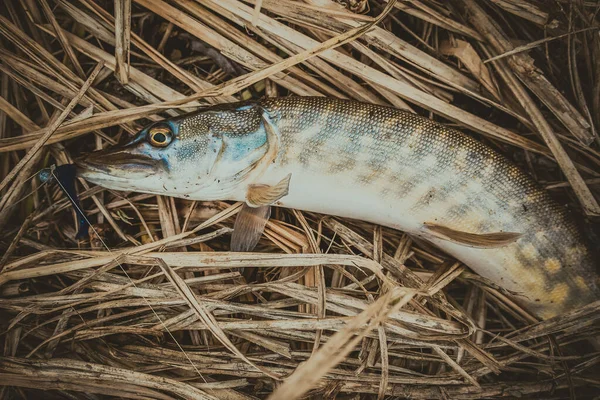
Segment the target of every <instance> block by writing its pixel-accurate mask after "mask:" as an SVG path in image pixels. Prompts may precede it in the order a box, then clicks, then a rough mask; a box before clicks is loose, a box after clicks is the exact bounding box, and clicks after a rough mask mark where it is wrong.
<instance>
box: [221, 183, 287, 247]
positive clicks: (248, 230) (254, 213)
mask: <svg viewBox="0 0 600 400" xmlns="http://www.w3.org/2000/svg"><path fill="white" fill-rule="evenodd" d="M291 177H292V174H288V175H287V176H286V177H285V178H283V179H282V180H281V181H280V182H279V183H277V184H276V185H273V186H271V185H250V186H249V187H248V192H247V193H246V204H244V205H243V206H242V210H241V211H240V212H239V214H238V215H237V218H236V219H235V223H234V224H233V234H232V235H231V250H232V251H252V250H254V247H255V246H256V244H257V243H258V241H259V240H260V237H261V236H262V234H263V231H264V229H265V225H267V221H268V220H269V217H270V216H271V204H273V203H275V202H276V201H277V200H279V199H281V198H282V197H284V196H285V195H287V194H288V191H289V187H290V179H291Z"/></svg>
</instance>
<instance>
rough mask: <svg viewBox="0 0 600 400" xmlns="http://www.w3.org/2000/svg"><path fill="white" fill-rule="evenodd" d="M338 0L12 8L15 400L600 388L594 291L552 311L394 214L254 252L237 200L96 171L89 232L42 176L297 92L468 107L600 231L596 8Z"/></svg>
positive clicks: (294, 214) (470, 124)
mask: <svg viewBox="0 0 600 400" xmlns="http://www.w3.org/2000/svg"><path fill="white" fill-rule="evenodd" d="M339 3H342V2H341V1H340V2H339ZM339 3H336V2H334V1H332V0H244V1H239V0H133V1H131V0H114V1H113V0H4V1H3V2H2V3H1V4H0V179H1V181H2V182H1V184H0V196H1V197H0V227H1V231H0V250H1V253H0V254H1V257H0V271H1V272H0V343H2V347H1V348H0V352H1V353H2V357H1V358H0V385H5V386H0V397H2V396H4V398H8V399H13V398H14V399H20V398H32V399H35V398H44V399H75V398H76V399H105V398H133V399H141V398H144V399H146V398H151V399H172V398H185V399H192V398H194V399H196V398H198V399H201V398H202V399H204V398H207V399H215V398H223V399H250V398H266V397H268V396H272V397H273V398H279V399H288V398H294V397H298V396H312V398H334V397H336V396H337V398H348V399H359V398H380V399H383V398H411V399H431V398H442V399H479V398H544V399H550V398H552V399H554V398H569V397H570V398H575V397H576V398H578V399H585V398H594V397H595V396H598V394H599V391H600V389H599V388H600V379H599V377H598V369H599V363H600V354H598V353H597V352H594V351H590V349H586V343H585V339H587V338H589V337H592V336H596V335H598V333H599V331H600V330H599V324H598V319H599V317H600V313H599V312H598V311H599V308H600V307H599V305H598V303H594V304H591V305H590V306H588V307H585V308H583V309H581V310H578V311H577V312H574V313H572V314H570V315H565V316H561V317H560V318H556V319H553V320H549V321H544V322H539V321H537V320H536V319H535V318H533V317H532V316H531V315H529V314H528V313H527V312H526V311H525V310H522V309H520V308H519V307H518V306H517V305H516V304H514V303H513V302H512V301H511V300H510V294H509V293H505V292H504V291H502V290H501V289H500V288H497V287H494V286H493V285H491V284H489V282H486V281H485V280H484V279H482V278H481V277H479V276H477V275H475V274H473V273H472V272H470V271H469V270H468V268H466V267H465V266H464V265H461V264H460V263H457V262H455V261H454V260H452V259H451V258H449V257H448V256H446V255H444V254H441V253H440V252H439V251H437V250H435V249H433V248H431V247H430V246H427V245H426V244H424V243H415V242H413V240H411V238H410V237H408V236H407V235H405V234H402V233H401V232H397V231H393V230H391V229H387V228H384V229H382V228H380V227H377V226H373V225H370V224H366V223H361V222H357V221H352V220H344V219H339V218H335V219H334V218H330V217H327V216H323V215H316V214H311V213H306V212H298V211H294V210H284V209H278V210H276V212H275V213H274V215H273V218H272V219H271V221H270V222H269V223H268V226H267V229H266V232H265V235H264V237H263V239H262V240H261V242H260V243H259V246H258V248H257V253H256V254H241V253H240V254H234V253H229V252H228V247H229V237H230V233H231V228H232V226H233V221H234V218H232V217H233V216H234V215H235V213H236V212H237V211H238V210H239V204H231V203H225V202H211V203H203V202H190V201H182V200H175V199H172V198H167V197H157V196H153V195H144V194H138V193H122V192H119V193H118V192H114V191H109V190H104V189H102V188H100V187H90V186H89V185H87V184H86V183H85V182H83V181H81V182H79V183H78V191H79V194H80V197H81V199H82V203H83V206H84V209H85V210H86V213H87V215H88V216H89V218H90V219H91V222H92V224H93V227H94V229H95V232H92V235H91V239H90V240H82V241H77V240H75V239H74V236H75V229H76V222H75V221H76V220H75V218H74V213H73V211H72V209H71V207H70V206H69V203H68V202H67V200H66V198H65V196H64V194H63V193H62V192H61V191H60V190H59V189H58V187H57V185H55V184H46V185H42V184H40V182H39V181H38V180H37V179H36V178H35V174H36V173H37V172H38V171H39V170H40V169H41V168H43V167H47V166H49V165H52V164H59V165H60V164H64V163H68V162H70V161H71V160H72V159H73V157H75V156H77V155H79V154H81V153H83V152H87V151H91V150H94V149H99V148H102V147H106V146H110V145H111V144H114V143H116V142H117V141H119V140H120V139H122V138H125V137H127V136H129V135H131V134H133V133H135V132H136V131H137V130H138V129H139V128H140V127H141V126H143V125H144V124H146V123H148V122H149V121H154V120H159V119H161V118H164V117H167V116H170V115H178V114H180V113H182V112H184V111H188V110H193V109H196V108H197V107H199V106H202V105H205V104H215V103H221V102H231V101H235V100H236V99H248V98H258V97H261V96H286V95H289V94H295V95H302V96H308V95H310V96H331V97H340V98H352V99H357V100H362V101H368V102H372V103H379V104H387V105H393V106H395V107H398V108H401V109H406V110H409V111H411V112H416V113H419V114H423V115H427V116H429V117H430V118H432V119H435V120H439V121H442V122H445V123H448V124H454V125H456V126H458V127H459V128H460V129H463V130H465V131H467V132H470V133H472V134H473V135H475V136H477V137H478V138H479V139H481V140H482V141H484V142H486V143H487V144H489V145H491V146H493V147H494V148H496V149H498V150H499V151H501V152H503V153H504V154H506V155H507V156H508V157H510V158H511V159H513V160H514V161H515V162H516V163H518V164H519V165H520V166H521V167H522V168H524V169H525V170H527V171H528V172H529V173H530V174H532V175H533V176H534V177H535V178H536V179H537V180H538V181H539V182H540V183H541V184H543V185H545V186H546V187H547V188H548V189H549V190H550V191H551V192H552V194H553V195H554V197H555V198H556V199H558V200H559V201H560V202H561V203H563V204H565V205H566V206H567V207H569V208H570V209H571V210H573V214H574V215H575V216H577V217H578V218H579V219H580V220H581V221H582V223H583V224H584V225H585V226H586V227H587V228H588V229H587V232H588V233H589V235H590V237H591V238H592V240H596V239H595V238H596V236H595V235H594V228H597V225H594V218H595V216H597V215H598V214H600V207H599V206H598V202H597V199H598V195H599V194H600V191H599V190H598V189H599V188H600V173H599V170H600V168H599V165H600V152H599V144H600V140H599V137H598V133H597V128H598V127H600V33H599V31H598V27H599V26H600V23H599V22H600V17H599V16H598V14H599V12H600V4H599V3H598V2H596V1H588V0H568V1H567V0H540V1H533V0H477V1H475V0H452V1H449V2H447V1H442V0H411V1H398V2H396V3H395V4H394V3H393V2H391V3H386V2H384V1H382V0H369V1H367V0H347V1H346V0H344V2H343V4H339ZM334 47H336V48H335V49H333V48H334ZM596 221H597V220H596ZM104 244H106V246H105V245H104ZM286 377H289V378H288V379H287V380H283V378H286ZM309 390H310V391H309ZM596 398H597V397H596Z"/></svg>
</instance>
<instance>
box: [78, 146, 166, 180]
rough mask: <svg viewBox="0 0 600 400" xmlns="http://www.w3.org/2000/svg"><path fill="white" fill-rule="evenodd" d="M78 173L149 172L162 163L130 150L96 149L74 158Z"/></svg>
mask: <svg viewBox="0 0 600 400" xmlns="http://www.w3.org/2000/svg"><path fill="white" fill-rule="evenodd" d="M74 162H75V165H76V166H77V170H78V173H79V174H80V175H81V174H84V175H85V174H89V173H100V174H106V175H111V176H114V175H115V173H119V172H127V173H136V172H138V173H139V172H145V173H149V172H151V171H153V170H155V169H156V168H157V167H159V165H160V161H157V160H153V159H151V158H149V157H147V156H142V155H139V154H135V153H131V152H129V151H123V150H118V151H104V150H101V151H96V152H93V153H90V154H87V155H85V156H83V157H79V158H77V159H75V160H74Z"/></svg>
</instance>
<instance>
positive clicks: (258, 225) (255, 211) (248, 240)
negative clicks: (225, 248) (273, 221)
mask: <svg viewBox="0 0 600 400" xmlns="http://www.w3.org/2000/svg"><path fill="white" fill-rule="evenodd" d="M270 216H271V206H269V205H266V206H260V207H250V206H249V205H248V204H244V205H243V206H242V210H241V211H240V212H239V213H238V215H237V218H236V219H235V223H234V224H233V233H232V234H231V251H241V252H244V251H252V250H254V247H256V245H257V243H258V241H259V240H260V237H261V236H262V233H263V231H264V229H265V225H267V221H268V220H269V217H270Z"/></svg>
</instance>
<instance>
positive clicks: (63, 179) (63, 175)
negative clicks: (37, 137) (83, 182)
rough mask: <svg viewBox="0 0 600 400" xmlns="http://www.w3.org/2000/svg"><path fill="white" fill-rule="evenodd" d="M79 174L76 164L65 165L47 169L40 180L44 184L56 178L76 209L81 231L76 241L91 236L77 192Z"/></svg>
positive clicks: (41, 172) (42, 172)
mask: <svg viewBox="0 0 600 400" xmlns="http://www.w3.org/2000/svg"><path fill="white" fill-rule="evenodd" d="M76 173H77V167H76V166H75V164H64V165H60V166H58V167H55V166H52V167H51V168H45V169H43V170H41V171H40V173H39V175H38V176H39V178H40V180H41V181H42V182H50V181H52V179H54V178H56V179H57V181H58V184H59V186H60V188H61V190H62V191H63V192H64V193H65V195H66V196H67V198H68V199H69V201H70V202H71V205H72V206H73V208H74V209H75V213H76V214H77V218H78V220H79V230H78V231H77V235H76V236H75V239H84V238H87V237H88V235H89V227H90V224H89V223H88V220H87V218H86V217H85V215H84V214H83V209H82V208H81V203H80V202H79V197H78V196H77V193H76V192H75V177H76Z"/></svg>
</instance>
